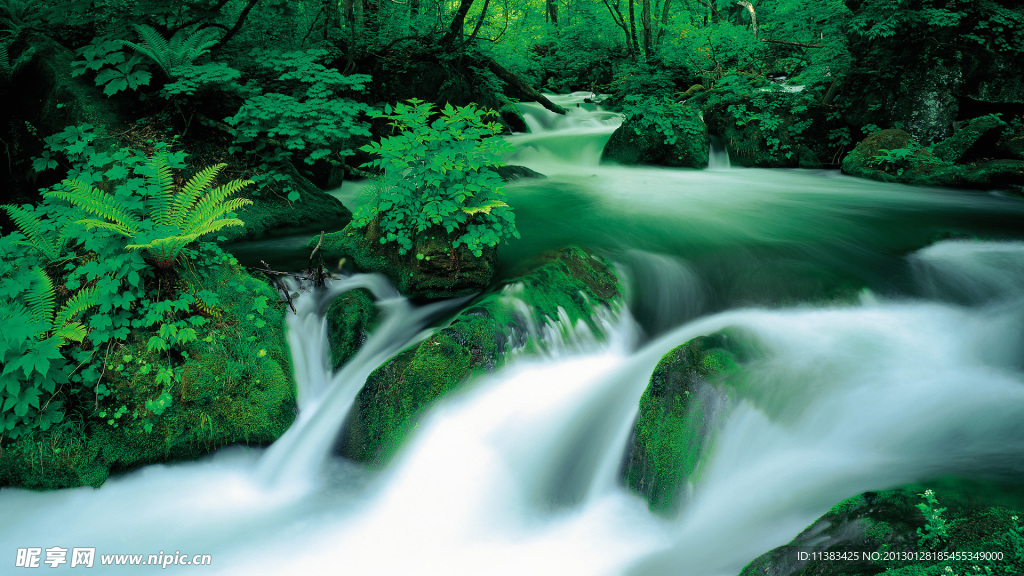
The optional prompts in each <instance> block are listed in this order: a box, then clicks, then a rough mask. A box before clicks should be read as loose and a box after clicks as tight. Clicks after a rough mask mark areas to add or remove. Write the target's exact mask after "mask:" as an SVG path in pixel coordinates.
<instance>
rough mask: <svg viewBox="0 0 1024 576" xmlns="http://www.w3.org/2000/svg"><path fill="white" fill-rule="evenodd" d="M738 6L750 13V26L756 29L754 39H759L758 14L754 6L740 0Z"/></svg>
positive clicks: (745, 0) (744, 0)
mask: <svg viewBox="0 0 1024 576" xmlns="http://www.w3.org/2000/svg"><path fill="white" fill-rule="evenodd" d="M737 4H739V5H740V6H743V7H744V8H746V9H747V12H750V25H751V26H752V27H753V29H754V38H757V12H754V5H753V4H751V3H750V2H747V0H739V2H737Z"/></svg>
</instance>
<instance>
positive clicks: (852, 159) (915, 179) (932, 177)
mask: <svg viewBox="0 0 1024 576" xmlns="http://www.w3.org/2000/svg"><path fill="white" fill-rule="evenodd" d="M916 143H917V142H916V140H914V138H913V137H912V136H911V135H910V134H909V133H908V132H906V131H904V130H899V129H896V128H893V129H889V130H880V131H878V132H875V133H874V134H872V135H870V136H868V137H867V138H865V139H864V140H862V141H861V142H860V144H857V146H856V147H855V148H854V149H853V150H851V151H850V153H849V154H847V155H846V158H844V159H843V164H842V170H843V172H844V173H845V174H849V175H850V176H857V177H859V178H870V179H872V180H880V181H882V182H902V183H905V184H917V185H923V186H956V185H957V184H958V182H959V178H958V176H959V174H960V172H961V170H959V169H957V168H956V167H955V166H953V165H951V164H949V163H946V162H943V161H942V160H941V159H938V158H936V157H935V156H934V155H933V154H932V153H931V152H930V151H929V150H928V149H921V150H918V151H917V152H915V153H914V154H913V155H912V156H911V157H909V158H907V159H906V161H905V162H903V163H902V164H901V165H900V166H898V167H896V166H888V167H887V168H888V169H883V166H882V165H880V164H879V163H878V162H876V161H875V158H876V157H877V156H880V155H882V154H884V152H883V150H899V149H904V148H910V147H911V146H913V145H915V144H916Z"/></svg>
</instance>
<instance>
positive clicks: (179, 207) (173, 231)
mask: <svg viewBox="0 0 1024 576" xmlns="http://www.w3.org/2000/svg"><path fill="white" fill-rule="evenodd" d="M226 166H227V165H226V164H217V165H215V166H210V167H208V168H205V169H203V170H201V171H199V172H198V173H196V174H195V175H194V176H193V177H192V178H190V179H189V180H188V182H186V183H185V184H184V186H182V188H181V189H180V190H176V189H175V186H174V176H173V174H172V173H171V168H170V166H169V165H168V160H167V157H166V156H165V155H164V154H162V153H159V152H158V153H157V154H156V155H154V156H153V157H151V158H150V159H149V160H148V161H147V163H146V165H145V168H146V170H145V172H144V174H145V180H146V195H147V196H148V200H149V202H148V207H149V210H148V212H147V213H145V214H144V215H140V214H137V213H135V210H134V208H135V207H136V206H137V205H138V204H137V203H134V202H131V201H130V198H129V199H128V201H125V200H123V199H122V198H121V197H119V195H118V194H116V193H115V194H109V193H107V192H104V191H103V190H100V189H99V188H96V187H95V186H93V185H91V184H90V183H88V182H85V181H82V180H65V181H64V182H63V186H64V187H66V190H59V191H52V192H48V193H47V194H46V197H47V198H55V199H59V200H64V201H66V202H68V203H70V204H72V205H73V206H76V207H79V208H81V209H82V210H84V211H85V212H87V213H88V214H90V215H92V216H96V217H98V219H97V218H86V219H82V220H80V221H79V222H80V223H82V224H85V225H86V226H88V227H91V228H101V229H104V230H110V231H112V232H115V233H117V234H120V235H122V236H125V237H127V238H129V239H131V240H134V241H135V243H134V244H128V245H127V248H128V249H129V250H146V251H147V252H148V253H149V254H150V255H151V257H152V258H153V260H154V262H155V263H156V266H157V267H158V268H164V269H167V268H170V267H171V266H173V265H174V261H175V259H176V258H177V257H178V253H179V252H181V250H182V249H183V248H184V247H185V246H186V245H188V244H189V243H191V242H194V241H195V240H196V239H198V238H199V237H200V236H203V235H206V234H210V233H212V232H216V231H217V230H220V229H222V228H224V227H226V226H241V225H242V221H241V220H239V219H237V218H233V217H231V216H230V213H232V212H234V211H236V210H238V209H240V208H242V207H243V206H247V205H249V204H252V201H251V200H247V199H244V198H234V199H230V200H229V199H228V197H229V196H231V195H233V194H235V193H236V192H238V191H239V190H241V189H242V188H244V187H245V186H247V185H249V184H251V183H252V182H251V181H248V180H232V181H231V182H228V183H227V184H223V185H221V186H218V187H216V188H211V186H212V183H213V181H214V179H215V178H216V177H217V175H218V174H219V173H220V172H221V171H222V170H223V169H224V168H225V167H226ZM132 192H134V191H130V192H129V193H128V194H126V195H127V196H130V195H131V193H132ZM126 195H124V194H123V195H121V196H126Z"/></svg>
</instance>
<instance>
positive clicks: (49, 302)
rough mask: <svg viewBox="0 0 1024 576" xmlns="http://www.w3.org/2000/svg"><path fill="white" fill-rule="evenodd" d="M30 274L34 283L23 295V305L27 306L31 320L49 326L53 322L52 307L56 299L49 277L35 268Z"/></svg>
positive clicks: (43, 271) (41, 270) (40, 269)
mask: <svg viewBox="0 0 1024 576" xmlns="http://www.w3.org/2000/svg"><path fill="white" fill-rule="evenodd" d="M32 272H33V275H34V276H35V279H36V282H35V283H33V285H32V289H31V290H29V291H28V294H26V295H25V303H26V304H28V307H29V310H31V311H32V319H33V320H35V321H36V322H46V323H47V324H49V323H50V321H51V320H53V305H54V299H55V298H56V293H55V292H54V290H53V281H52V280H50V277H49V276H48V275H47V274H46V271H45V270H43V269H42V268H36V269H35V270H33V271H32Z"/></svg>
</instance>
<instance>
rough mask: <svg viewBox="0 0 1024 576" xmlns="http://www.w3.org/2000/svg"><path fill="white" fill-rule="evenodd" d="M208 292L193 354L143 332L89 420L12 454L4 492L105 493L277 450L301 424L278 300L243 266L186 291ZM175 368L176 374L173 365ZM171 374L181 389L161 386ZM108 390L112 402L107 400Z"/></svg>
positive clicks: (5, 458)
mask: <svg viewBox="0 0 1024 576" xmlns="http://www.w3.org/2000/svg"><path fill="white" fill-rule="evenodd" d="M184 289H185V290H186V291H189V292H192V293H195V294H198V293H199V292H200V291H203V293H204V295H205V298H206V300H207V301H211V300H215V301H216V302H217V304H216V305H214V306H207V305H200V306H199V309H198V310H195V311H193V314H195V317H202V318H206V319H207V322H205V323H202V324H196V332H197V339H196V340H195V341H193V342H191V343H188V344H187V345H186V348H185V350H184V351H183V352H184V353H180V352H176V351H175V352H161V351H158V350H149V346H148V341H149V338H150V337H152V336H153V335H154V333H153V332H149V331H143V330H138V329H137V330H135V331H133V332H132V334H131V335H130V336H129V338H128V340H127V341H126V342H124V343H123V344H119V343H118V344H114V345H112V346H110V347H109V348H104V349H103V350H102V351H101V353H103V354H105V355H106V357H107V361H106V365H105V369H104V372H103V375H102V380H101V381H99V382H97V383H96V385H97V397H96V402H95V404H94V405H93V404H92V403H90V406H89V407H88V409H89V410H90V412H94V414H92V415H91V416H89V417H87V418H85V419H84V420H83V419H82V418H68V419H67V420H66V421H65V422H63V423H61V424H58V425H56V426H54V427H52V428H50V429H49V430H47V431H44V432H37V433H36V434H35V435H34V436H32V437H26V438H23V439H21V440H19V441H16V442H15V443H13V444H11V445H8V446H5V447H4V450H3V452H2V453H0V486H6V485H11V486H20V487H25V488H32V489H55V488H67V487H74V486H82V485H91V486H98V485H100V484H102V483H103V482H104V481H105V480H106V478H107V476H108V475H110V474H112V473H117V472H122V471H127V470H131V469H133V468H137V467H139V466H142V465H145V464H151V463H157V462H167V461H171V460H182V459H195V458H199V457H201V456H204V455H206V454H208V453H210V452H211V451H213V450H216V449H218V448H221V447H223V446H226V445H229V444H235V443H244V444H247V445H265V444H269V443H271V442H273V441H274V440H275V439H277V438H278V437H279V436H280V435H281V434H283V433H284V431H285V430H287V429H288V427H289V426H290V425H291V423H292V421H293V420H294V418H295V383H294V381H293V379H292V368H291V356H290V351H289V350H288V346H287V342H286V340H285V334H284V319H283V314H284V311H283V309H282V308H281V307H280V306H278V305H275V304H273V302H276V301H277V300H278V296H277V294H276V293H275V291H274V290H273V289H272V288H270V287H269V286H268V285H267V284H265V283H264V282H262V281H260V280H257V279H255V278H253V277H252V276H249V275H248V274H247V273H246V272H245V271H244V270H243V269H242V268H240V267H239V266H237V265H234V264H227V263H225V264H223V265H220V266H217V267H216V268H214V269H212V270H202V271H199V273H198V274H197V275H195V276H194V277H190V279H189V280H188V281H187V284H186V286H185V288H184ZM169 362H170V365H169ZM167 367H171V368H172V369H173V375H171V376H170V378H171V383H170V384H167V383H166V382H165V383H160V382H158V379H157V375H158V374H159V373H160V372H161V369H163V368H167ZM101 384H102V386H103V389H104V396H100V395H99V394H98V391H99V389H100V385H101Z"/></svg>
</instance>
